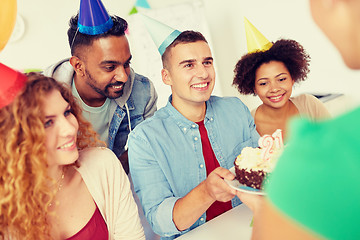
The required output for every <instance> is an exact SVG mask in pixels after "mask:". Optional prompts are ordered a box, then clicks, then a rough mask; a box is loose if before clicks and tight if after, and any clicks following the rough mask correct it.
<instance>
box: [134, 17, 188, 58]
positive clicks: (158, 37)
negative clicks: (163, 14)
mask: <svg viewBox="0 0 360 240" xmlns="http://www.w3.org/2000/svg"><path fill="white" fill-rule="evenodd" d="M140 16H142V20H143V22H144V24H145V26H146V28H147V30H148V32H149V34H150V36H151V38H152V40H153V41H154V43H155V45H156V48H157V49H158V51H159V53H160V55H161V56H162V55H163V54H164V52H165V50H166V48H167V47H168V46H169V45H170V44H171V43H172V42H173V41H174V40H175V39H176V38H177V37H178V36H179V35H180V33H181V32H180V31H179V30H176V29H173V28H172V27H170V26H168V25H166V24H164V23H161V22H159V21H157V20H155V19H153V18H150V17H148V16H146V15H143V14H140Z"/></svg>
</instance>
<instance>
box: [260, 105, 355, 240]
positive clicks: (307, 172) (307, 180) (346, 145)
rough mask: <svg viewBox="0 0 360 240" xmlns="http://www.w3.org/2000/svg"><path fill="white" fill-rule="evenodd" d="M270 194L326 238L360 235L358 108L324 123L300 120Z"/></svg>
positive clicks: (280, 206)
mask: <svg viewBox="0 0 360 240" xmlns="http://www.w3.org/2000/svg"><path fill="white" fill-rule="evenodd" d="M290 129H291V133H290V135H291V136H290V140H289V143H288V146H287V147H286V149H285V151H284V153H283V155H282V156H281V157H280V159H279V161H278V163H277V165H276V167H275V170H274V172H273V174H272V175H271V176H270V181H269V183H268V184H267V185H266V186H265V191H266V192H267V196H268V198H269V200H270V202H272V203H273V204H274V205H275V206H276V207H277V208H278V209H279V210H280V211H281V212H283V213H284V214H285V215H287V216H289V217H290V218H291V219H293V220H295V221H297V222H298V223H300V224H302V225H303V226H305V227H306V228H308V229H311V230H312V231H314V232H316V233H318V234H319V235H321V236H323V237H325V238H328V239H341V240H345V239H360V220H359V219H360V108H357V109H355V110H353V111H351V112H349V113H347V114H344V115H342V116H340V117H337V118H335V119H332V120H328V121H325V122H321V123H311V122H310V121H308V120H303V119H302V120H300V119H296V120H294V121H293V122H292V123H291V128H290Z"/></svg>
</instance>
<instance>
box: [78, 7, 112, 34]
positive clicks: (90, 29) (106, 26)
mask: <svg viewBox="0 0 360 240" xmlns="http://www.w3.org/2000/svg"><path fill="white" fill-rule="evenodd" d="M112 26H113V21H112V19H111V17H110V16H109V14H108V13H107V11H106V9H105V7H104V5H103V4H102V2H101V0H81V1H80V11H79V19H78V28H79V32H81V33H83V34H87V35H98V34H102V33H105V32H107V31H109V30H110V29H111V28H112Z"/></svg>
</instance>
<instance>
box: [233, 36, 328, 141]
mask: <svg viewBox="0 0 360 240" xmlns="http://www.w3.org/2000/svg"><path fill="white" fill-rule="evenodd" d="M309 61H310V56H309V55H308V54H307V53H306V52H305V50H304V48H303V47H302V46H301V45H300V44H299V43H298V42H296V41H295V40H288V39H280V40H278V41H276V42H275V43H274V44H273V45H272V46H271V48H270V49H268V50H265V51H256V52H253V53H248V54H246V55H244V56H243V57H242V58H241V59H240V60H239V61H238V62H237V64H236V67H235V70H234V73H235V77H234V81H233V85H235V86H236V87H237V89H238V90H239V92H240V93H242V94H253V95H258V96H259V98H260V99H261V101H262V102H263V103H262V104H261V105H260V106H259V107H258V108H256V109H254V110H253V111H252V115H253V117H254V119H255V124H256V130H257V131H258V132H259V134H260V135H264V134H272V133H273V132H274V131H275V130H276V129H282V130H283V134H284V137H285V136H286V124H287V122H288V120H289V119H290V118H292V117H294V116H298V115H300V116H301V117H308V118H310V119H312V120H316V119H322V118H328V117H330V114H329V112H328V111H327V109H326V108H325V106H324V105H323V104H322V102H321V101H319V100H318V99H317V98H316V97H314V96H312V95H308V94H302V95H299V96H297V97H291V93H292V87H293V85H294V83H297V82H300V81H304V80H305V79H306V77H307V74H308V73H309Z"/></svg>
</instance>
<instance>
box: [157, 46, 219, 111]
mask: <svg viewBox="0 0 360 240" xmlns="http://www.w3.org/2000/svg"><path fill="white" fill-rule="evenodd" d="M169 54H170V58H169V67H168V69H163V70H162V77H163V81H164V83H165V84H167V85H170V86H171V90H172V105H173V106H174V107H175V108H176V109H178V110H181V109H182V108H187V107H191V106H204V105H205V101H207V100H208V99H209V98H210V96H211V93H212V91H213V89H214V85H215V70H214V66H213V58H212V55H211V51H210V48H209V45H208V44H207V43H206V42H204V41H197V42H192V43H180V44H177V45H176V46H175V47H173V48H172V49H171V51H170V53H169ZM180 112H181V111H180Z"/></svg>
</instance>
